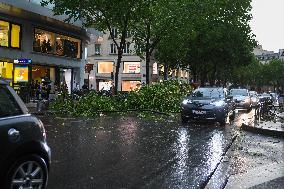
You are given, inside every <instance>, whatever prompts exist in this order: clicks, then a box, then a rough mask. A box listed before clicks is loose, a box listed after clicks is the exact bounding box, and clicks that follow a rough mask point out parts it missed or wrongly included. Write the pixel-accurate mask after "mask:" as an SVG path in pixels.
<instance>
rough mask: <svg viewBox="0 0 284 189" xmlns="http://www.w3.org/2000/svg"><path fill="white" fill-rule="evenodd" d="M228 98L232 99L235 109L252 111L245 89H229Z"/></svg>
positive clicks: (249, 98) (250, 101)
mask: <svg viewBox="0 0 284 189" xmlns="http://www.w3.org/2000/svg"><path fill="white" fill-rule="evenodd" d="M230 96H232V97H233V100H234V101H235V107H236V108H240V109H246V110H248V111H250V110H251V109H252V100H251V97H250V95H249V92H248V90H247V89H231V90H230Z"/></svg>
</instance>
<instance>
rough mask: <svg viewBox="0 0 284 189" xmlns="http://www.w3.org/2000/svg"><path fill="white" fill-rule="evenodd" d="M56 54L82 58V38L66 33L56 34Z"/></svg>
mask: <svg viewBox="0 0 284 189" xmlns="http://www.w3.org/2000/svg"><path fill="white" fill-rule="evenodd" d="M55 44H56V54H57V55H61V56H62V55H63V56H67V57H71V58H80V56H81V40H79V39H75V38H73V37H68V36H64V35H57V36H56V43H55Z"/></svg>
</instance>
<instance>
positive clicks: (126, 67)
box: [123, 62, 140, 74]
mask: <svg viewBox="0 0 284 189" xmlns="http://www.w3.org/2000/svg"><path fill="white" fill-rule="evenodd" d="M123 73H135V74H137V73H140V62H124V64H123Z"/></svg>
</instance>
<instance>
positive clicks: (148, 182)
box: [40, 115, 247, 189]
mask: <svg viewBox="0 0 284 189" xmlns="http://www.w3.org/2000/svg"><path fill="white" fill-rule="evenodd" d="M246 116H247V115H246ZM40 118H41V119H42V121H43V122H44V124H45V127H46V130H47V132H48V142H49V145H50V147H51V148H52V167H51V172H50V177H49V184H48V189H67V188H68V189H69V188H70V189H73V188H74V189H79V188H80V189H83V188H88V189H91V188H200V187H201V188H202V187H203V186H204V185H205V184H206V182H207V179H208V178H209V176H210V174H211V173H212V172H213V170H214V169H215V168H216V166H217V164H218V163H219V162H220V159H221V156H222V154H224V151H226V149H227V148H228V146H229V145H230V144H231V142H232V138H233V137H234V136H235V134H236V131H235V127H236V123H238V122H242V119H243V118H241V116H239V117H238V118H236V123H230V124H227V125H226V126H225V127H221V126H219V125H218V124H186V125H182V124H181V123H180V121H179V120H176V121H171V120H169V121H162V122H161V121H154V120H145V119H140V118H137V117H136V116H129V117H124V116H114V117H100V118H96V119H78V118H76V119H75V118H59V117H40Z"/></svg>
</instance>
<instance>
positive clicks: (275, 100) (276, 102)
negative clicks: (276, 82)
mask: <svg viewBox="0 0 284 189" xmlns="http://www.w3.org/2000/svg"><path fill="white" fill-rule="evenodd" d="M269 94H270V96H271V97H272V101H273V104H278V95H277V93H271V92H270V93H269Z"/></svg>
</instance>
